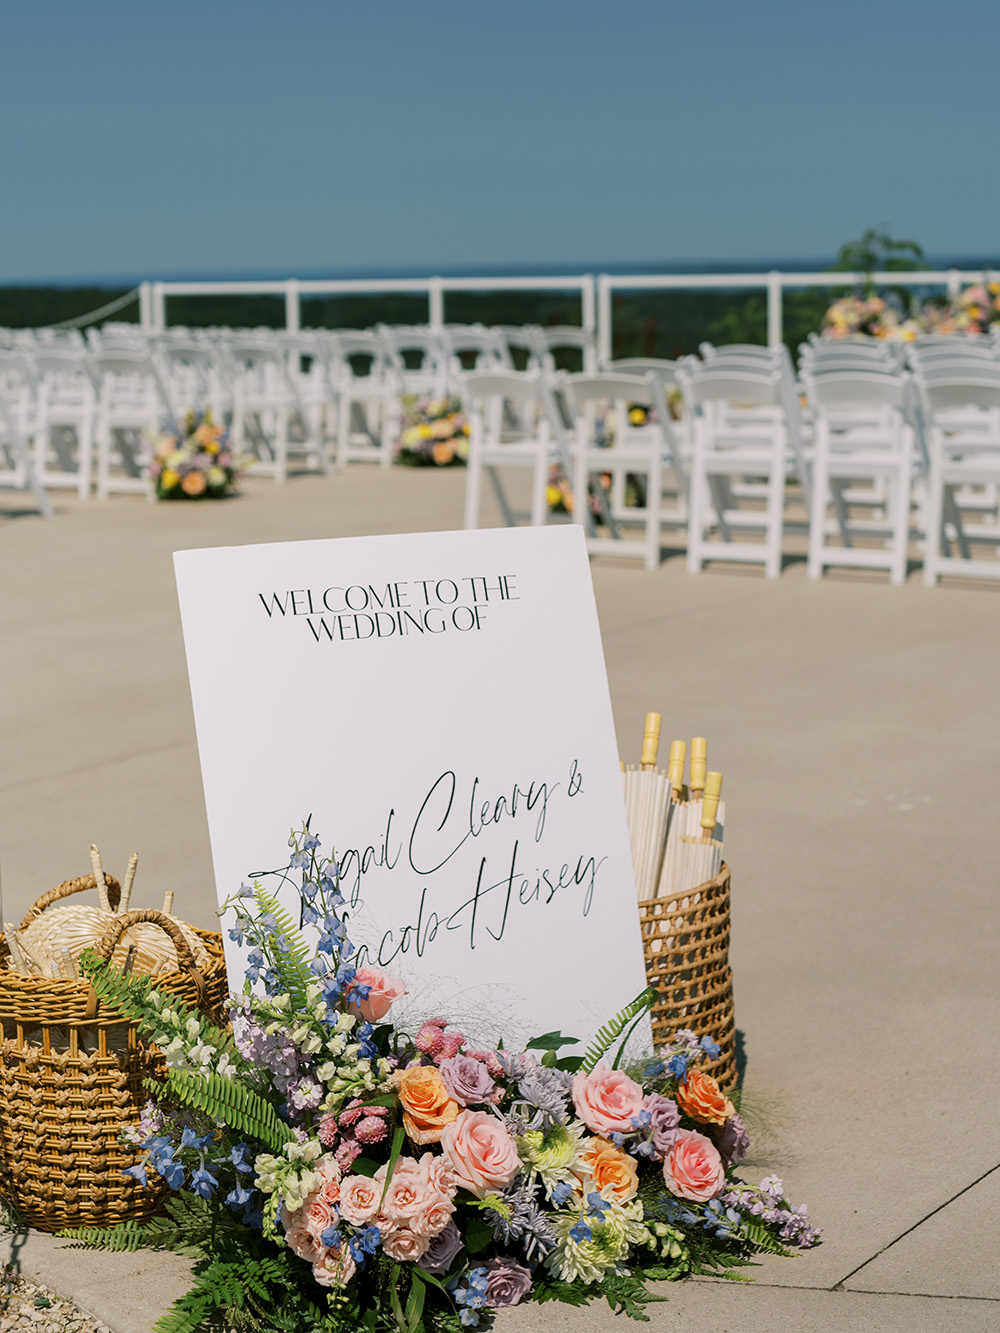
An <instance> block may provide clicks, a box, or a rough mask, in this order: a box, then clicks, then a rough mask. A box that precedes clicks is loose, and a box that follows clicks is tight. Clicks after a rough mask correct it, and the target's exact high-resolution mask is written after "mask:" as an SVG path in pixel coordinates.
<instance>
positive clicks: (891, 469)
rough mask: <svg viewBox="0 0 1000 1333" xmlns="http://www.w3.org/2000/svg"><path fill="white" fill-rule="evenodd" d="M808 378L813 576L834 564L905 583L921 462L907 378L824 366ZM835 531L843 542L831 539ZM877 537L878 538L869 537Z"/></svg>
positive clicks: (888, 372)
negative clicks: (857, 511)
mask: <svg viewBox="0 0 1000 1333" xmlns="http://www.w3.org/2000/svg"><path fill="white" fill-rule="evenodd" d="M803 378H804V383H805V386H806V390H807V393H808V395H809V402H810V405H811V406H812V409H813V413H814V421H815V440H814V452H813V475H812V483H813V491H812V505H811V511H810V522H809V558H808V567H807V572H808V575H809V577H810V578H814V579H818V578H821V577H822V575H823V571H824V569H826V568H828V567H829V566H832V565H840V566H847V567H851V568H869V569H886V570H888V571H889V581H890V583H893V584H902V583H903V582H905V580H906V572H907V558H908V549H909V540H910V508H911V493H912V486H913V481H914V474H915V471H916V469H917V468H918V459H917V454H916V449H915V431H914V426H913V420H912V415H913V414H912V398H911V392H912V390H911V382H910V377H909V375H907V374H905V373H898V372H896V371H895V369H884V368H879V369H877V368H874V367H872V368H869V369H863V370H858V369H851V370H843V369H833V370H826V369H822V368H820V369H816V370H814V371H812V372H811V373H806V374H805V375H804V377H803ZM859 483H861V485H860V486H859ZM857 505H861V506H863V507H864V511H865V512H864V516H863V517H861V518H857V517H855V516H854V514H853V512H852V511H853V509H854V507H855V506H857ZM828 506H831V507H832V509H833V514H834V520H835V521H834V522H833V523H832V524H828V521H827V508H828ZM831 531H833V532H836V533H837V534H838V535H839V537H840V544H839V545H831V544H830V543H829V542H828V541H827V537H828V535H830V533H831ZM873 538H874V539H876V540H877V542H878V545H874V546H873V545H870V544H867V543H869V542H870V541H871V539H873ZM859 540H860V542H861V543H862V544H858V541H859Z"/></svg>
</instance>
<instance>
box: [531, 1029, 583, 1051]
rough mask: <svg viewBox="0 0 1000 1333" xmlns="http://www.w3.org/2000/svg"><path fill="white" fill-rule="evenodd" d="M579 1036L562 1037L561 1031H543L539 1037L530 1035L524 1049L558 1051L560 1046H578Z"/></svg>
mask: <svg viewBox="0 0 1000 1333" xmlns="http://www.w3.org/2000/svg"><path fill="white" fill-rule="evenodd" d="M579 1044H580V1038H579V1037H564V1036H563V1034H562V1033H561V1032H543V1033H542V1035H541V1036H540V1037H532V1039H531V1041H529V1042H528V1043H527V1044H526V1046H525V1048H524V1049H525V1050H526V1051H558V1050H559V1048H560V1047H561V1046H579Z"/></svg>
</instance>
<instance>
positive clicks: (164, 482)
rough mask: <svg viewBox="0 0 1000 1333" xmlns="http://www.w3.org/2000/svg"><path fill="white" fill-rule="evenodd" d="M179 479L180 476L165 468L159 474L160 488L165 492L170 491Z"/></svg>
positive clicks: (171, 469) (169, 468) (170, 468)
mask: <svg viewBox="0 0 1000 1333" xmlns="http://www.w3.org/2000/svg"><path fill="white" fill-rule="evenodd" d="M180 479H181V474H180V473H179V472H175V471H174V469H173V468H172V467H165V468H164V469H163V471H162V472H161V473H160V487H161V489H162V490H165V491H172V490H173V488H174V487H175V486H176V485H177V483H178V482H179V481H180Z"/></svg>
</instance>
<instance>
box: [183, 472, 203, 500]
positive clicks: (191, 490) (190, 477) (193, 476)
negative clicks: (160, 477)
mask: <svg viewBox="0 0 1000 1333" xmlns="http://www.w3.org/2000/svg"><path fill="white" fill-rule="evenodd" d="M204 489H205V474H204V472H189V473H188V474H187V476H186V477H183V478H182V479H181V490H182V491H183V492H184V494H185V495H201V493H202V491H203V490H204Z"/></svg>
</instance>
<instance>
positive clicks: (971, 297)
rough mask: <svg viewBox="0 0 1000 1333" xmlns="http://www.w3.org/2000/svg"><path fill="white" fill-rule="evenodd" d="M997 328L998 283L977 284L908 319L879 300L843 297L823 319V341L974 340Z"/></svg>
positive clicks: (888, 302)
mask: <svg viewBox="0 0 1000 1333" xmlns="http://www.w3.org/2000/svg"><path fill="white" fill-rule="evenodd" d="M993 324H1000V283H996V282H991V283H989V284H983V283H976V284H974V285H973V286H971V287H966V288H965V289H964V290H963V291H961V292H959V294H958V296H956V297H955V298H954V299H950V300H945V301H933V300H931V301H926V302H924V304H923V305H921V306H919V307H918V306H915V307H914V308H913V310H912V312H911V314H910V315H909V316H908V317H904V315H903V314H902V312H901V311H900V310H899V309H898V308H897V306H896V305H894V304H893V303H892V301H891V300H883V298H882V297H880V296H845V297H842V298H841V299H840V300H838V301H834V302H833V304H832V305H831V306H830V308H829V309H828V310H827V312H826V314H825V315H824V317H823V331H822V332H823V337H824V338H848V337H851V336H854V335H857V334H866V335H868V336H869V337H872V338H887V339H890V340H892V341H898V342H912V341H913V339H914V338H918V337H920V335H921V334H928V333H935V334H945V335H948V334H958V335H965V336H973V337H974V336H977V335H979V334H983V333H988V332H989V330H990V327H991V326H992V325H993Z"/></svg>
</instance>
